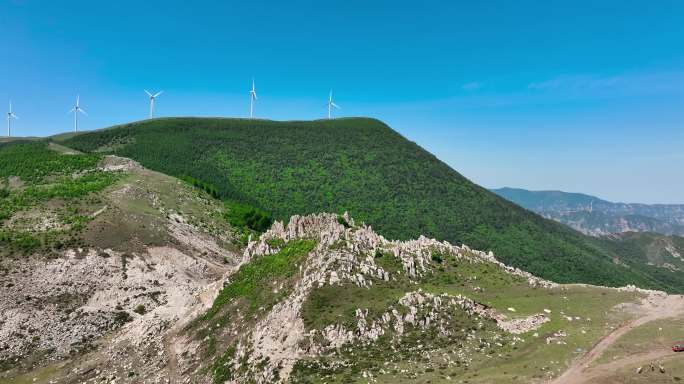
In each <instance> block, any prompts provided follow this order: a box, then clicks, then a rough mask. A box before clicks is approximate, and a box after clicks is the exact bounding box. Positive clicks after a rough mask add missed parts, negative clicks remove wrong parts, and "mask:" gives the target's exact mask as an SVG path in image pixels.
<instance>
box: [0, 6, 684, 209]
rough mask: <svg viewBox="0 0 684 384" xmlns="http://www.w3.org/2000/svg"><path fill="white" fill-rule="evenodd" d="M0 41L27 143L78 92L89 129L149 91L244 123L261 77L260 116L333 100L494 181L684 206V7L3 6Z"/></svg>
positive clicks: (167, 112)
mask: <svg viewBox="0 0 684 384" xmlns="http://www.w3.org/2000/svg"><path fill="white" fill-rule="evenodd" d="M0 46H1V47H2V51H1V52H2V54H0V74H2V75H0V102H1V103H2V104H5V105H6V104H7V102H8V101H9V100H10V99H11V100H12V102H13V105H14V112H15V113H16V114H17V115H18V116H19V118H20V119H19V120H17V121H15V122H14V123H13V131H14V133H15V134H17V135H22V136H45V135H51V134H55V133H59V132H64V131H68V130H72V129H73V118H72V117H71V116H70V115H69V114H67V111H68V110H69V109H70V108H71V106H72V105H73V104H74V102H75V99H76V95H77V94H78V95H80V97H81V105H82V107H83V108H84V109H85V110H86V111H87V113H88V115H87V116H83V117H82V118H81V120H80V128H81V129H83V130H90V129H97V128H103V127H107V126H110V125H114V124H118V123H124V122H129V121H132V120H140V119H144V118H146V117H147V113H148V100H147V96H146V95H145V93H144V91H143V90H144V89H148V90H150V91H158V90H164V93H163V94H162V95H161V96H160V97H159V99H158V100H157V104H156V107H155V109H156V115H157V116H235V117H245V116H246V115H248V113H249V95H248V91H249V88H250V86H251V79H252V78H254V79H255V82H256V89H257V94H258V97H259V99H258V100H257V105H256V114H257V116H258V117H262V118H268V119H274V120H292V119H316V118H323V117H325V116H326V113H327V111H326V102H327V97H328V92H329V91H330V90H331V89H333V90H334V98H335V101H336V103H337V104H339V105H340V106H341V107H342V109H341V110H339V111H336V116H339V117H344V116H371V117H375V118H378V119H381V120H383V121H385V122H386V123H387V124H389V125H390V126H391V127H392V128H394V129H396V130H397V131H399V132H400V133H401V134H402V135H404V136H405V137H406V138H408V139H409V140H411V141H414V142H416V143H418V144H419V145H421V146H422V147H424V148H425V149H427V150H429V151H431V152H432V153H434V154H435V155H436V156H438V157H439V158H440V159H442V160H443V161H444V162H446V163H447V164H449V165H450V166H452V167H453V168H454V169H456V170H457V171H459V172H460V173H462V174H463V175H465V176H466V177H468V178H469V179H471V180H473V181H474V182H476V183H478V184H481V185H483V186H485V187H489V188H494V187H503V186H510V187H521V188H527V189H533V190H548V189H553V190H564V191H569V192H584V193H589V194H593V195H596V196H598V197H601V198H605V199H608V200H612V201H622V202H641V203H684V49H682V48H683V47H684V2H682V1H668V0H662V1H657V2H655V1H629V0H621V1H611V0H603V1H584V0H577V1H556V0H539V1H526V0H520V1H503V0H502V1H493V0H492V1H480V2H473V1H431V0H427V1H420V2H415V1H396V0H395V1H370V0H365V1H360V0H345V1H334V0H330V1H325V2H322V1H297V0H295V1H287V2H285V1H278V2H276V1H270V2H266V1H259V0H251V1H240V2H233V1H216V2H210V1H202V2H199V1H194V2H187V1H182V2H181V1H144V2H142V1H115V2H97V1H78V0H74V1H69V2H66V1H32V0H0ZM0 105H1V104H0ZM5 108H6V107H5ZM3 125H4V124H3ZM3 131H4V129H3Z"/></svg>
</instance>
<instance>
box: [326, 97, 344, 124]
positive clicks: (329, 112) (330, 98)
mask: <svg viewBox="0 0 684 384" xmlns="http://www.w3.org/2000/svg"><path fill="white" fill-rule="evenodd" d="M333 107H334V108H337V109H342V107H340V106H339V105H337V104H335V102H334V101H333V99H332V89H331V90H330V97H329V98H328V120H330V119H332V109H333Z"/></svg>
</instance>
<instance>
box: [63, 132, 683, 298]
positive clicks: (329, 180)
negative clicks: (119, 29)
mask: <svg viewBox="0 0 684 384" xmlns="http://www.w3.org/2000/svg"><path fill="white" fill-rule="evenodd" d="M63 143H64V144H65V145H67V146H69V147H71V148H74V149H78V150H81V151H85V152H93V153H98V152H102V153H113V154H117V155H120V156H125V157H129V158H132V159H135V160H136V161H139V162H140V163H142V164H143V165H144V166H146V167H148V168H151V169H154V170H157V171H161V172H164V173H167V174H171V175H174V176H177V177H182V176H192V177H194V178H197V179H200V180H202V181H204V182H207V183H210V184H213V185H214V186H215V187H216V188H217V189H218V191H219V192H220V195H221V196H222V197H223V198H225V199H230V200H237V201H242V202H248V203H251V204H253V205H256V206H258V207H260V208H263V209H266V210H268V211H270V212H272V213H273V214H274V215H275V217H276V218H279V219H287V218H288V217H289V216H290V215H293V214H308V213H314V212H321V211H327V212H343V211H349V212H350V214H352V215H353V216H354V217H356V218H357V219H359V220H363V221H365V222H367V223H369V224H371V225H373V227H375V228H377V230H378V231H379V232H380V233H382V234H383V235H386V236H388V237H390V238H398V239H406V238H410V237H416V236H419V235H422V234H425V235H427V236H431V237H436V238H439V239H444V240H449V241H451V242H454V243H466V244H470V245H472V246H475V247H477V248H480V249H487V250H493V251H494V252H496V253H497V255H498V256H499V257H500V258H501V260H503V261H505V262H506V263H508V264H512V265H514V266H516V267H520V268H523V269H525V270H529V271H531V272H533V273H535V274H537V275H540V276H543V277H545V278H548V279H552V280H554V281H558V282H571V281H572V282H588V283H599V284H607V285H613V286H617V285H624V284H629V283H635V284H639V285H641V286H647V287H657V288H663V289H668V290H678V289H681V288H682V287H684V285H677V286H665V285H662V284H660V283H659V282H657V281H655V280H654V279H652V278H651V277H650V276H648V275H646V274H643V273H641V272H640V271H639V270H638V269H631V268H627V267H625V266H623V265H620V264H615V263H613V260H614V259H615V257H616V255H614V254H612V253H610V252H607V251H604V250H603V249H601V248H599V247H597V246H596V245H595V244H593V243H591V242H588V241H587V239H586V238H585V237H583V236H582V235H580V234H578V233H576V232H574V231H572V230H569V229H567V228H566V227H565V226H562V225H560V224H557V223H554V222H552V221H549V220H545V219H542V218H541V217H539V216H537V215H535V214H533V213H531V212H529V211H527V210H524V209H521V208H520V207H518V206H516V205H514V204H512V203H510V202H508V201H506V200H504V199H502V198H500V197H498V196H496V195H495V194H493V193H491V192H489V191H487V190H485V189H484V188H481V187H479V186H477V185H475V184H473V183H472V182H470V181H468V180H467V179H466V178H464V177H463V176H461V175H460V174H459V173H458V172H456V171H454V170H453V169H451V168H450V167H449V166H447V165H446V164H444V163H443V162H441V161H439V160H438V159H437V158H435V157H434V156H433V155H431V154H430V153H428V152H426V151H425V150H423V149H422V148H420V147H419V146H418V145H416V144H415V143H412V142H410V141H408V140H406V139H405V138H403V137H402V136H401V135H399V134H398V133H397V132H395V131H393V130H391V129H390V128H389V127H387V126H386V125H385V124H383V123H381V122H379V121H377V120H372V119H361V118H354V119H339V120H332V121H328V120H323V121H309V122H304V121H302V122H275V121H264V120H242V119H202V118H173V119H155V120H147V121H143V122H138V123H133V124H127V125H122V126H117V127H113V128H110V129H105V130H100V131H95V132H90V133H83V134H80V135H77V136H72V137H67V138H66V139H64V140H63Z"/></svg>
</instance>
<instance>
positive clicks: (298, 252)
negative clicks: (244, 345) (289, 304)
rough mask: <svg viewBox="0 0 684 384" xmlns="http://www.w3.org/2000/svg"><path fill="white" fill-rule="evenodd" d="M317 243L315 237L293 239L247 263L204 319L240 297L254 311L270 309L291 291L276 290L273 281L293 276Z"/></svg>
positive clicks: (232, 277)
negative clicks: (278, 248)
mask: <svg viewBox="0 0 684 384" xmlns="http://www.w3.org/2000/svg"><path fill="white" fill-rule="evenodd" d="M315 245H316V243H315V242H314V241H312V240H295V241H290V242H288V243H286V244H285V245H284V246H283V248H282V249H281V250H280V251H279V252H277V253H275V254H272V255H265V256H260V257H257V258H256V259H254V260H252V261H251V262H250V263H248V264H245V265H243V266H242V267H240V269H239V270H238V271H237V272H235V274H233V275H232V276H231V277H230V281H229V283H228V284H226V285H224V287H223V289H221V291H220V292H219V294H218V296H217V297H216V299H215V300H214V303H213V305H212V306H211V308H210V309H209V310H208V311H207V313H206V314H205V315H204V317H203V319H204V320H211V319H212V318H213V317H214V316H215V315H216V314H217V313H219V311H221V309H222V308H223V307H225V306H226V305H228V304H230V303H231V302H234V301H235V300H240V299H242V300H244V301H245V302H246V303H247V308H248V309H249V310H250V311H252V312H253V311H255V310H257V309H259V308H265V310H268V309H269V308H270V307H271V306H272V305H274V304H275V303H277V302H278V301H279V299H281V298H283V297H286V296H287V294H289V292H288V291H287V289H281V290H278V291H277V292H276V290H274V288H275V287H274V286H273V284H274V283H275V282H279V281H282V280H286V279H289V278H292V277H293V276H294V275H295V274H296V273H297V272H298V271H299V266H300V265H301V263H302V262H303V261H304V260H305V257H306V256H307V255H308V253H309V252H311V250H312V249H313V248H314V246H315Z"/></svg>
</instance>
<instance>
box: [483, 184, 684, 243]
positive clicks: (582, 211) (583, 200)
mask: <svg viewBox="0 0 684 384" xmlns="http://www.w3.org/2000/svg"><path fill="white" fill-rule="evenodd" d="M492 192H494V193H496V194H497V195H499V196H501V197H503V198H505V199H507V200H510V201H512V202H514V203H516V204H518V205H521V206H523V207H524V208H527V209H529V210H531V211H534V212H536V213H538V214H540V215H542V216H544V217H546V218H549V219H553V220H556V221H559V222H561V223H564V224H566V225H568V226H570V227H572V228H574V229H576V230H578V231H580V232H583V233H585V234H588V235H592V236H601V235H606V234H611V233H622V232H655V233H661V234H665V235H680V236H682V235H684V204H628V203H613V202H610V201H606V200H602V199H600V198H598V197H595V196H590V195H585V194H582V193H568V192H562V191H528V190H525V189H519V188H500V189H492Z"/></svg>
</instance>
